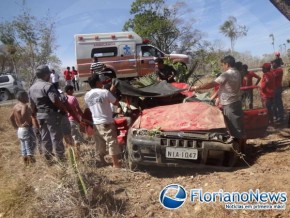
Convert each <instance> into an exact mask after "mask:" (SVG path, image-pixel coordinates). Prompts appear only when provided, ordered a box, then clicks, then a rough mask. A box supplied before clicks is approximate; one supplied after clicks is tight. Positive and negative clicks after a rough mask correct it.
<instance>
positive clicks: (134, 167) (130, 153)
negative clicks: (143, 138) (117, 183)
mask: <svg viewBox="0 0 290 218" xmlns="http://www.w3.org/2000/svg"><path fill="white" fill-rule="evenodd" d="M126 157H127V158H126V159H127V163H128V167H129V169H130V170H132V171H134V172H135V171H137V170H138V168H139V164H138V163H136V162H135V161H134V160H133V158H132V157H133V149H132V133H131V131H129V132H128V135H127V144H126Z"/></svg>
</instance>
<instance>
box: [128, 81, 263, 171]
mask: <svg viewBox="0 0 290 218" xmlns="http://www.w3.org/2000/svg"><path fill="white" fill-rule="evenodd" d="M173 85H175V86H177V87H179V88H187V84H180V83H179V84H178V83H176V84H173ZM248 90H253V92H254V106H253V107H251V108H249V107H248V106H247V105H249V104H247V102H245V101H247V98H246V97H243V101H244V102H243V111H244V126H245V130H246V131H245V132H246V136H247V138H248V139H253V138H259V137H263V136H265V133H266V129H267V127H268V112H267V109H266V108H264V107H263V106H262V101H261V97H260V94H259V93H260V92H259V87H257V86H252V87H243V89H242V92H243V93H244V94H243V96H245V94H246V93H247V91H248ZM181 93H182V92H181ZM183 94H184V95H185V96H188V95H189V93H188V92H187V91H183ZM185 96H184V97H185ZM161 99H162V98H158V100H157V102H164V101H162V100H161ZM167 99H168V97H167ZM169 99H170V98H169ZM175 99H176V98H175ZM186 99H187V101H192V102H185V103H177V104H176V102H172V103H169V104H168V105H163V106H157V107H152V108H149V109H145V110H142V112H141V113H140V115H139V117H138V118H137V120H136V121H135V122H134V123H133V125H132V127H131V128H130V129H129V132H128V136H127V152H128V161H129V166H130V168H131V169H135V168H136V167H138V166H140V165H160V166H162V165H163V166H183V167H184V166H185V167H198V166H204V165H214V166H225V167H232V166H234V165H235V164H236V163H237V160H238V159H239V153H240V152H241V149H242V148H241V147H240V145H239V144H238V143H237V142H236V141H234V140H231V137H230V135H229V134H228V132H227V129H226V125H225V123H224V118H223V115H222V112H221V110H220V109H219V108H218V107H216V106H213V105H210V104H208V103H205V102H202V101H200V100H197V99H196V100H192V99H191V100H190V98H186Z"/></svg>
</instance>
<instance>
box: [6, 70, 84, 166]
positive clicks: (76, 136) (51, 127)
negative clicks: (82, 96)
mask: <svg viewBox="0 0 290 218" xmlns="http://www.w3.org/2000/svg"><path fill="white" fill-rule="evenodd" d="M51 74H52V72H51V71H50V69H49V68H48V66H45V65H41V66H39V67H38V68H37V69H36V72H35V76H36V80H35V81H34V83H33V84H32V85H31V87H30V88H29V93H27V92H25V91H22V92H19V93H18V94H17V99H18V103H17V104H16V105H15V106H14V107H13V110H12V113H11V115H10V120H11V123H12V125H13V126H14V127H15V128H16V129H17V135H18V138H19V139H20V145H21V151H22V156H23V160H24V163H25V164H29V163H31V162H35V158H34V153H35V150H36V136H37V135H36V134H35V132H38V131H39V133H40V140H39V141H40V149H39V150H40V153H42V154H43V155H44V158H45V160H46V161H47V162H48V163H53V157H54V156H56V158H57V159H58V160H59V161H65V160H66V158H65V146H64V141H65V142H66V144H67V145H69V146H72V147H73V148H74V150H75V151H76V153H77V154H79V150H80V149H79V147H80V144H81V143H82V142H85V139H84V138H83V137H82V134H81V133H80V125H82V122H81V120H82V115H83V112H82V110H81V108H80V106H79V103H78V100H77V98H76V97H75V96H73V93H74V87H73V86H72V85H67V86H65V89H64V90H65V93H64V92H63V91H61V90H60V89H57V88H56V87H55V85H54V84H52V83H51V82H50V78H51ZM29 102H30V107H29V105H28V103H29ZM33 129H34V130H35V131H33Z"/></svg>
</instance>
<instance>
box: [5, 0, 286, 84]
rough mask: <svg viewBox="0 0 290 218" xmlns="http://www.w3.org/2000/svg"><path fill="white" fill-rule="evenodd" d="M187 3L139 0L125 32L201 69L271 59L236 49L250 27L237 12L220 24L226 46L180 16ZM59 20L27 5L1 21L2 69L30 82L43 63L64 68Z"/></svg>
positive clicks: (259, 62) (188, 11)
mask: <svg viewBox="0 0 290 218" xmlns="http://www.w3.org/2000/svg"><path fill="white" fill-rule="evenodd" d="M188 8H189V7H187V5H186V4H185V3H184V2H177V3H175V4H174V5H167V4H166V1H165V0H135V1H134V2H133V3H132V4H131V9H130V11H129V13H130V16H131V18H129V19H128V20H127V21H126V22H125V24H124V26H123V31H129V30H132V31H134V32H136V33H138V34H139V35H140V36H141V37H143V38H147V39H149V40H150V43H151V44H153V45H154V46H156V47H158V48H160V49H161V50H163V51H165V52H167V53H171V52H173V51H174V52H177V53H185V54H188V55H190V56H192V58H193V60H194V62H193V66H192V67H194V70H195V71H197V72H198V73H206V72H207V73H209V72H215V71H216V70H218V69H219V61H220V59H221V58H222V57H223V56H224V55H226V54H229V53H231V54H232V55H234V56H235V57H236V58H237V59H238V60H240V61H242V62H244V63H247V64H248V65H249V66H250V67H254V66H260V65H261V63H262V62H264V61H269V60H271V59H272V56H273V54H268V55H267V54H265V55H264V56H263V57H254V56H252V55H251V53H250V52H243V53H240V52H237V51H235V49H234V47H235V43H236V42H237V40H238V39H239V38H241V37H246V36H247V32H248V27H246V26H245V25H240V24H239V23H238V21H237V19H236V18H235V17H233V16H230V17H229V18H228V19H227V20H225V21H224V23H222V24H221V25H220V26H219V27H218V28H219V30H220V32H221V33H222V34H223V35H224V36H225V37H227V38H228V39H229V40H230V45H231V46H230V48H229V49H227V50H226V49H224V46H223V43H222V42H221V41H220V40H216V41H214V42H210V41H207V40H206V39H205V36H204V35H205V34H204V33H203V32H202V31H200V30H198V29H195V28H194V27H193V26H194V23H195V21H194V19H193V18H192V19H189V20H185V19H184V18H183V17H184V16H182V15H185V14H187V13H190V12H191V11H190V10H189V9H188ZM55 25H56V24H55V22H54V21H53V19H52V18H51V17H50V16H49V15H46V16H45V17H43V18H42V19H37V18H36V17H34V16H33V15H31V13H30V12H29V11H28V10H23V12H22V14H20V15H18V16H16V17H15V18H14V19H13V20H12V21H11V22H7V21H6V22H2V23H0V41H2V43H4V44H5V46H6V48H7V49H6V50H7V53H6V54H5V55H3V54H2V55H0V72H9V71H11V72H12V71H16V72H17V73H18V74H19V76H20V77H21V78H22V79H24V80H27V81H29V80H30V79H31V78H32V75H33V74H32V72H33V70H34V69H35V67H36V66H38V65H40V64H49V65H50V66H52V67H53V68H55V69H60V67H61V61H60V58H59V57H57V56H56V55H55V53H54V52H55V51H56V49H57V47H58V46H57V45H56V42H57V39H56V37H55V27H56V26H55ZM72 37H73V36H72ZM289 41H290V40H289Z"/></svg>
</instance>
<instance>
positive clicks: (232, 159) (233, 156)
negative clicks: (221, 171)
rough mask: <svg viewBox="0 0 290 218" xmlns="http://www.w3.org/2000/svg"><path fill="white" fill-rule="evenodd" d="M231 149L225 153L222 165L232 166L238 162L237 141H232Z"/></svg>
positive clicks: (239, 151) (238, 146) (239, 147)
mask: <svg viewBox="0 0 290 218" xmlns="http://www.w3.org/2000/svg"><path fill="white" fill-rule="evenodd" d="M232 146H233V149H232V150H231V151H228V152H226V153H225V158H224V166H226V167H234V166H236V165H237V164H238V162H239V160H240V154H241V146H240V144H239V143H238V142H237V141H233V145H232Z"/></svg>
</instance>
